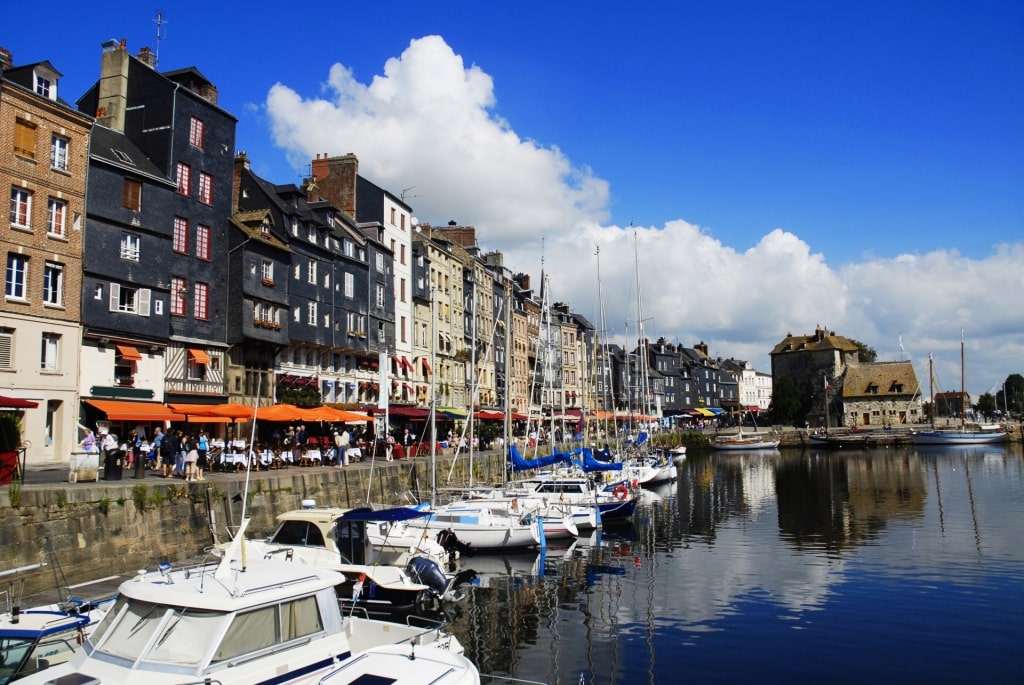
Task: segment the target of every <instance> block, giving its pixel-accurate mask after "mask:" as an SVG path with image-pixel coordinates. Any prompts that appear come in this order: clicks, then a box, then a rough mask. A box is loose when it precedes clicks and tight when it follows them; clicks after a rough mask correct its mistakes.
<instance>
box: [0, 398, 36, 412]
mask: <svg viewBox="0 0 1024 685" xmlns="http://www.w3.org/2000/svg"><path fill="white" fill-rule="evenodd" d="M38 406H39V403H38V402H33V401H32V400H23V399H21V398H20V397H4V396H3V395H0V409H35V408H36V407H38Z"/></svg>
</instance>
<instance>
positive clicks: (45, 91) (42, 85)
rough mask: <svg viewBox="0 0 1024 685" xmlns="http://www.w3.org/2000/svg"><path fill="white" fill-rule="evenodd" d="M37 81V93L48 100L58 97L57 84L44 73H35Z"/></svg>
mask: <svg viewBox="0 0 1024 685" xmlns="http://www.w3.org/2000/svg"><path fill="white" fill-rule="evenodd" d="M34 76H35V81H36V94H37V95H42V96H43V97H44V98H46V99H47V100H56V99H57V84H55V83H54V82H52V81H51V80H50V79H48V78H47V77H45V76H43V75H42V74H39V73H36V74H34Z"/></svg>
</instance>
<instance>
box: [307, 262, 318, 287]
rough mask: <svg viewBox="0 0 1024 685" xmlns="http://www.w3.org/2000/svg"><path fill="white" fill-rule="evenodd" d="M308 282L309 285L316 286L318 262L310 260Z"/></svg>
mask: <svg viewBox="0 0 1024 685" xmlns="http://www.w3.org/2000/svg"><path fill="white" fill-rule="evenodd" d="M306 281H307V282H308V283H313V284H314V285H315V284H316V260H315V259H310V260H309V264H308V265H307V270H306Z"/></svg>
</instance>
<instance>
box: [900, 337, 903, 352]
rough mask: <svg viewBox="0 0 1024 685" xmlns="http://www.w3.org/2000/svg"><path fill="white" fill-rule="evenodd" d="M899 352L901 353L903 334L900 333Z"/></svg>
mask: <svg viewBox="0 0 1024 685" xmlns="http://www.w3.org/2000/svg"><path fill="white" fill-rule="evenodd" d="M900 352H903V334H902V333H900Z"/></svg>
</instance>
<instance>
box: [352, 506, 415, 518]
mask: <svg viewBox="0 0 1024 685" xmlns="http://www.w3.org/2000/svg"><path fill="white" fill-rule="evenodd" d="M429 513H430V512H429V511H421V510H418V509H410V508H409V507H391V508H389V509H371V508H369V507H359V508H358V509H352V510H351V511H346V512H345V513H344V514H342V515H341V519H342V520H343V521H406V520H408V519H414V518H420V517H422V516H427V515H428V514H429Z"/></svg>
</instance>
